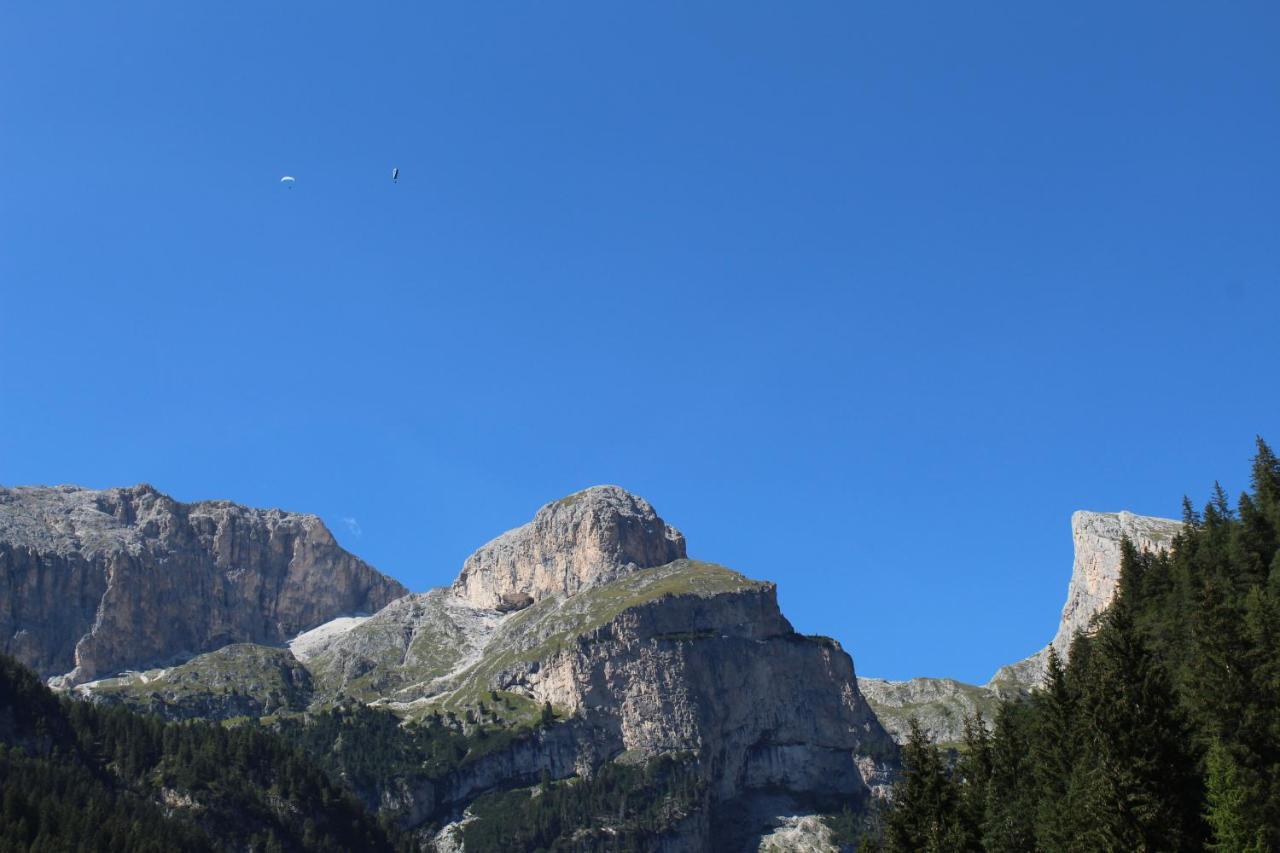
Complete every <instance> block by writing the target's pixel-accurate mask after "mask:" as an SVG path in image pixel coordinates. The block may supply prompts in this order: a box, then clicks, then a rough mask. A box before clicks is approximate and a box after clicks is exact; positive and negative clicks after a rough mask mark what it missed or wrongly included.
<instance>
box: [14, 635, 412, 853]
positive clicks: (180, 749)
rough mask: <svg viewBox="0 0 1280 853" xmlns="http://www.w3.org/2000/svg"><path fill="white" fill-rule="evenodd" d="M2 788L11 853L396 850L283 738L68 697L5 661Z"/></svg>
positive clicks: (251, 729) (373, 823)
mask: <svg viewBox="0 0 1280 853" xmlns="http://www.w3.org/2000/svg"><path fill="white" fill-rule="evenodd" d="M0 786H2V787H3V792H2V798H0V850H24V851H61V850H103V851H169V850H173V851H192V850H197V851H198V850H244V849H253V850H260V851H309V850H317V851H327V850H332V851H338V850H369V851H378V850H386V851H390V850H392V849H394V845H393V842H392V840H391V839H390V838H389V837H388V835H387V834H386V832H384V831H383V829H382V828H380V826H379V825H378V823H377V822H376V821H374V820H373V819H372V818H370V817H369V816H367V815H366V814H365V813H364V812H363V810H362V809H361V808H360V806H359V804H358V803H357V802H356V801H355V800H354V799H353V798H352V797H351V796H350V795H349V794H347V793H346V792H345V791H343V790H342V789H341V788H339V787H338V786H336V785H335V784H334V783H332V782H331V781H330V780H329V779H328V777H326V775H325V774H324V772H323V771H322V770H320V768H318V767H317V766H316V765H315V764H313V763H312V762H311V761H309V760H308V759H307V758H306V757H305V756H304V755H303V754H302V753H300V752H298V751H296V750H295V749H293V748H292V747H291V746H289V745H288V744H287V743H286V742H285V741H284V740H283V739H281V738H280V737H278V736H275V735H273V734H271V733H269V732H266V731H263V730H261V729H259V728H258V727H257V726H252V725H249V726H239V727H235V728H227V727H224V726H220V725H216V724H210V723H166V722H163V721H162V720H160V719H158V718H156V717H151V716H143V715H140V714H137V713H135V712H132V711H129V710H126V709H124V708H102V707H98V706H95V705H92V704H89V703H87V702H77V701H73V700H68V699H59V698H57V697H55V696H54V695H53V694H52V693H51V692H50V691H49V689H48V688H46V687H45V686H44V685H43V684H41V683H40V681H39V680H38V679H37V678H36V677H35V675H34V674H33V673H31V672H30V671H29V670H27V669H25V668H24V667H22V666H21V665H20V664H18V663H17V662H16V661H14V660H13V659H12V658H9V657H5V656H0Z"/></svg>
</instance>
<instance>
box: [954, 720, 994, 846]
mask: <svg viewBox="0 0 1280 853" xmlns="http://www.w3.org/2000/svg"><path fill="white" fill-rule="evenodd" d="M992 763H993V757H992V753H991V732H990V731H989V730H988V729H987V721H986V720H985V719H983V716H982V711H980V710H979V711H977V712H975V714H974V715H973V716H972V717H965V720H964V752H963V753H961V755H960V758H959V760H958V761H957V762H956V770H955V777H954V778H955V780H956V782H957V784H958V786H959V795H960V796H959V804H958V807H959V817H960V821H961V824H962V826H963V831H964V848H963V849H965V850H974V851H981V850H982V849H983V847H982V828H983V826H984V825H985V824H986V818H987V803H988V801H989V799H990V786H991V771H992Z"/></svg>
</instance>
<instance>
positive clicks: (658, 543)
mask: <svg viewBox="0 0 1280 853" xmlns="http://www.w3.org/2000/svg"><path fill="white" fill-rule="evenodd" d="M684 556H685V542H684V536H683V535H681V533H680V531H678V530H676V529H675V528H674V527H671V526H670V525H668V524H667V523H666V522H664V521H663V520H662V519H661V518H659V517H658V514H657V513H656V512H654V511H653V507H652V506H650V505H649V502H648V501H646V500H645V499H644V498H641V497H637V496H636V495H633V494H631V493H629V492H627V491H625V490H624V489H620V488H618V487H617V486H595V487H593V488H590V489H584V490H583V491H581V492H576V493H574V494H572V495H569V496H568V497H566V498H561V499H560V500H558V501H555V502H553V503H549V504H547V505H546V506H544V507H543V508H542V509H540V510H538V513H537V515H535V516H534V517H533V520H532V521H530V522H529V523H528V524H525V525H523V526H522V527H517V528H516V529H515V530H511V531H508V532H507V533H504V534H502V535H501V536H499V537H498V538H497V539H494V540H493V541H492V542H489V543H488V544H486V545H484V546H483V547H481V548H480V549H479V550H478V551H476V552H475V553H474V554H472V555H471V557H469V558H468V559H467V561H466V563H464V564H463V566H462V573H461V574H460V575H459V576H458V579H457V581H455V582H454V585H453V590H454V592H455V593H456V594H457V595H458V596H460V597H461V598H464V599H466V600H467V601H469V602H471V603H472V604H475V605H478V606H480V607H495V608H496V607H502V608H504V609H518V606H519V605H520V604H522V603H523V602H524V599H525V597H527V598H530V599H532V601H538V600H540V599H542V598H545V597H546V596H548V595H554V594H561V595H572V594H574V593H575V592H579V591H581V590H583V589H586V588H588V587H590V586H592V585H594V584H599V583H604V582H607V581H609V580H612V579H613V578H615V577H617V576H618V575H620V574H622V573H624V572H628V571H634V570H636V569H647V568H652V567H653V566H661V565H663V564H665V563H670V562H671V561H672V560H678V559H680V558H681V557H684ZM532 601H530V602H528V603H532Z"/></svg>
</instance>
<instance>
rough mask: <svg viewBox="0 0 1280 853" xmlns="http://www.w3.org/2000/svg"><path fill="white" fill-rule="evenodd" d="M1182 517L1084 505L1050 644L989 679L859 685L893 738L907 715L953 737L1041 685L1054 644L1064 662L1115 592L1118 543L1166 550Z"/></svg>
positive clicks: (901, 734)
mask: <svg viewBox="0 0 1280 853" xmlns="http://www.w3.org/2000/svg"><path fill="white" fill-rule="evenodd" d="M1181 529H1182V522H1179V521H1173V520H1171V519H1167V518H1153V517H1150V516H1143V515H1134V514H1133V513H1131V512H1116V513H1112V512H1086V511H1079V512H1076V513H1073V514H1072V516H1071V538H1072V541H1073V542H1074V544H1075V559H1074V561H1073V563H1072V566H1071V581H1070V583H1069V584H1068V586H1067V601H1066V604H1064V605H1063V608H1062V617H1061V619H1060V620H1059V621H1058V630H1057V632H1056V633H1055V634H1054V636H1053V639H1052V640H1051V641H1050V643H1049V645H1048V646H1045V647H1044V648H1043V649H1041V650H1040V651H1038V652H1036V653H1035V654H1034V655H1031V656H1030V657H1028V658H1025V659H1023V660H1021V661H1018V662H1017V663H1013V664H1008V665H1006V666H1002V667H1000V669H999V670H997V671H996V673H995V675H994V676H992V678H991V680H990V681H988V682H987V683H986V684H985V685H982V686H979V685H974V684H965V683H964V682H960V681H955V680H953V679H948V678H913V679H910V680H908V681H885V680H883V679H877V678H860V679H859V680H858V686H859V688H860V689H861V690H862V693H863V695H864V696H866V698H867V701H868V702H869V703H870V704H871V707H872V708H874V709H875V711H876V715H877V717H879V719H880V721H881V722H882V723H883V724H884V726H885V728H887V729H888V730H889V731H890V732H892V734H893V736H894V738H895V739H897V740H898V741H899V742H902V741H903V740H904V739H905V737H906V732H907V721H908V720H909V719H910V718H911V717H912V716H915V717H916V718H917V719H919V720H920V722H921V724H922V726H923V728H924V731H925V733H926V734H928V735H929V737H930V739H931V740H933V741H934V742H935V743H942V744H956V743H959V742H960V741H961V740H962V739H963V736H964V718H965V717H966V716H972V715H973V714H974V713H975V712H977V711H981V712H982V713H983V715H984V716H985V717H986V718H987V719H988V720H991V719H993V718H994V714H995V710H996V708H997V706H998V705H999V703H1000V701H1001V700H1002V699H1008V698H1013V697H1016V696H1018V695H1019V694H1021V693H1025V692H1027V691H1029V690H1031V689H1033V688H1035V687H1038V686H1039V685H1040V682H1041V681H1042V679H1043V678H1044V673H1045V668H1046V666H1047V665H1048V659H1049V649H1050V648H1053V649H1056V650H1057V652H1058V655H1059V657H1061V658H1062V660H1063V661H1064V662H1065V661H1066V660H1067V657H1068V655H1069V652H1070V645H1071V640H1072V638H1074V637H1075V635H1076V634H1077V632H1080V631H1084V630H1086V629H1088V628H1089V626H1090V624H1091V623H1092V621H1093V619H1094V618H1095V617H1096V616H1097V615H1098V614H1100V613H1101V612H1102V611H1104V610H1105V609H1106V608H1107V605H1109V604H1110V603H1111V601H1112V599H1114V598H1115V594H1116V588H1117V584H1118V583H1119V580H1120V562H1121V559H1120V558H1121V543H1123V542H1124V540H1125V539H1126V538H1127V539H1128V540H1129V541H1130V542H1132V543H1133V544H1134V545H1135V546H1136V547H1137V548H1138V550H1139V551H1140V552H1150V553H1156V552H1163V551H1167V550H1168V549H1169V548H1170V547H1171V546H1172V544H1173V539H1174V537H1175V536H1176V535H1177V534H1178V532H1179V531H1180V530H1181Z"/></svg>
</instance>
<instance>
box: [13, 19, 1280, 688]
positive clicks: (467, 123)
mask: <svg viewBox="0 0 1280 853" xmlns="http://www.w3.org/2000/svg"><path fill="white" fill-rule="evenodd" d="M1278 44H1280V6H1278V5H1277V4H1276V3H1274V2H1255V3H1230V4H1227V3H1218V4H1204V3H1163V2H1162V3H1154V2H1153V3H1056V4H1046V3H1031V4H1026V3H1003V4H993V3H964V4H957V3H935V4H914V3H888V2H885V3H875V4H871V3H852V2H839V3H826V2H813V3H717V4H710V3H686V2H680V3H667V2H658V3H643V4H637V3H614V2H591V3H585V2H584V3H575V4H566V3H559V2H549V3H492V4H476V3H453V4H447V5H437V4H431V5H430V6H429V5H428V4H423V3H403V4H394V5H392V4H363V5H362V4H352V3H318V2H307V3H291V2H271V3H174V2H153V3H125V4H104V3H75V4H72V3H57V2H50V3H7V4H4V6H3V9H2V10H0V482H3V483H5V484H19V483H60V482H74V483H81V484H84V485H88V486H95V487H102V486H110V485H120V484H131V483H136V482H139V481H148V482H151V483H153V484H155V485H156V486H157V487H159V488H161V489H163V490H165V491H168V492H170V493H171V494H173V495H175V496H176V497H178V498H180V499H184V500H194V499H200V498H232V499H235V500H238V501H242V502H245V503H250V504H255V505H264V506H282V507H285V508H288V509H295V510H306V511H312V512H316V513H319V514H320V515H322V516H323V517H324V518H325V519H326V520H327V521H328V522H329V523H330V524H331V526H332V527H333V528H334V530H335V532H336V533H337V535H338V536H339V538H340V539H341V540H342V541H343V543H344V544H346V545H347V546H348V547H350V548H351V549H352V550H354V551H355V552H357V553H358V554H360V555H361V556H363V557H365V558H366V559H368V560H369V561H371V562H372V563H374V564H375V565H377V566H378V567H379V568H381V569H383V570H384V571H387V572H389V573H391V574H393V575H395V576H397V577H399V578H401V579H402V580H403V581H405V582H406V583H407V584H409V585H410V586H412V587H413V588H415V589H423V588H426V587H428V586H432V585H437V584H443V583H446V582H448V581H450V580H451V579H452V578H453V577H454V575H455V574H456V572H457V569H458V567H459V565H460V564H461V562H462V560H463V558H464V557H465V556H466V555H467V554H468V553H469V552H470V551H471V550H472V549H474V548H475V547H476V546H478V545H479V544H481V543H482V542H484V541H485V540H486V539H488V538H489V537H491V536H493V535H495V534H497V533H499V532H500V531H502V530H504V529H506V528H508V527H511V526H514V525H515V524H518V523H520V522H523V521H524V520H526V519H527V518H528V517H529V516H530V515H531V514H532V513H533V512H534V510H536V509H537V507H538V506H539V505H541V504H542V503H544V502H546V501H548V500H552V499H554V498H556V497H558V496H560V495H563V494H565V493H568V492H570V491H573V490H576V489H579V488H582V487H584V486H587V485H591V484H595V483H602V482H614V483H619V484H622V485H624V486H626V487H628V488H630V489H632V490H633V491H636V492H639V493H641V494H643V495H645V496H646V497H648V498H649V499H650V500H651V501H652V502H653V503H654V504H655V505H656V506H657V508H658V510H659V512H660V513H662V514H663V515H664V516H665V517H666V518H667V519H668V520H669V521H671V522H672V523H674V524H676V525H678V526H680V527H681V528H683V529H684V530H685V532H686V533H687V535H688V537H689V543H690V550H691V552H692V553H693V554H695V555H696V556H698V557H702V558H705V559H711V560H716V561H719V562H723V563H725V564H727V565H730V566H732V567H735V568H737V569H740V570H742V571H744V572H746V573H748V574H750V575H752V576H755V577H764V578H770V579H773V580H776V581H777V582H778V583H779V586H780V595H781V600H782V604H783V607H784V610H785V612H786V613H787V614H788V616H790V617H791V619H792V621H793V622H794V623H795V624H796V626H797V627H798V628H799V629H801V630H804V631H807V632H811V633H823V634H830V635H833V636H835V637H837V638H838V639H840V640H841V641H842V642H843V643H844V644H845V646H846V647H847V648H848V649H849V650H850V652H851V653H852V654H853V656H854V660H855V662H856V664H857V666H858V668H859V671H860V672H863V673H865V674H869V675H880V676H889V677H906V676H911V675H952V676H957V677H961V678H966V679H971V680H985V679H986V678H987V677H988V676H989V675H990V674H991V672H992V670H994V669H995V668H996V667H997V666H998V665H1000V664H1002V663H1006V662H1009V661H1011V660H1013V659H1016V658H1019V657H1021V656H1023V655H1026V654H1028V653H1030V652H1032V651H1033V650H1035V649H1036V648H1038V647H1040V646H1041V645H1043V643H1044V642H1045V641H1046V640H1048V638H1049V637H1050V636H1051V635H1052V634H1053V631H1054V627H1055V625H1056V619H1057V614H1058V611H1059V609H1060V607H1061V605H1062V601H1063V599H1064V597H1065V594H1066V583H1067V577H1068V573H1069V569H1070V560H1071V542H1070V536H1069V516H1070V513H1071V511H1072V510H1075V509H1079V508H1089V509H1099V510H1117V509H1121V508H1128V509H1132V510H1134V511H1137V512H1141V513H1148V514H1166V515H1167V514H1176V513H1177V512H1178V507H1179V499H1180V496H1181V495H1182V494H1183V493H1184V492H1190V493H1191V494H1192V495H1193V496H1194V497H1196V498H1197V500H1200V499H1202V498H1203V497H1205V496H1206V495H1207V493H1208V490H1209V488H1210V486H1211V484H1212V482H1213V480H1214V479H1215V478H1221V479H1222V480H1223V482H1224V485H1226V486H1227V487H1228V488H1229V489H1231V490H1232V491H1233V492H1235V491H1238V490H1239V489H1241V488H1242V487H1244V485H1245V484H1246V477H1245V475H1246V472H1247V462H1248V458H1249V456H1250V454H1251V453H1252V443H1253V437H1254V435H1255V434H1256V433H1262V434H1263V435H1264V436H1271V440H1272V442H1273V443H1276V444H1280V394H1277V392H1276V390H1277V384H1276V375H1277V370H1276V368H1277V366H1278V365H1280V325H1278V324H1277V317H1280V251H1278V249H1280V243H1278V240H1280V237H1278V235H1280V156H1278V155H1277V152H1280V50H1277V47H1276V46H1277V45H1278ZM393 166H399V167H400V169H401V173H402V178H401V181H400V183H399V185H394V186H393V185H392V183H391V181H390V171H391V168H392V167H393ZM286 174H289V175H294V176H296V177H297V186H296V188H295V189H293V190H292V191H287V190H284V189H283V188H282V187H281V185H280V184H279V183H278V181H279V178H280V177H281V176H282V175H286ZM343 519H354V520H356V523H358V525H359V533H357V530H356V528H355V527H354V526H349V525H347V524H346V523H345V522H344V521H343Z"/></svg>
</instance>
